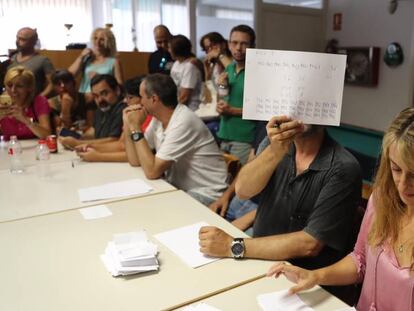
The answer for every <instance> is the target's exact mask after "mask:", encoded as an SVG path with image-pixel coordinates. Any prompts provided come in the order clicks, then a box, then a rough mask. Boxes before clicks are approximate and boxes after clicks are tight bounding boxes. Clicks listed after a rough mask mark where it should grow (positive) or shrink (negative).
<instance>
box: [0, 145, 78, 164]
mask: <svg viewBox="0 0 414 311" xmlns="http://www.w3.org/2000/svg"><path fill="white" fill-rule="evenodd" d="M19 141H20V144H21V145H22V155H21V157H22V160H23V164H24V166H25V167H29V166H33V165H36V163H37V162H38V161H37V160H36V146H37V142H38V140H37V139H29V140H23V139H22V140H19ZM72 159H79V157H78V156H77V155H76V152H73V151H69V150H65V149H64V148H63V147H62V145H60V144H59V147H58V153H51V154H50V160H49V162H50V163H56V162H63V161H72ZM9 169H10V160H9V155H8V154H7V149H4V150H0V170H9Z"/></svg>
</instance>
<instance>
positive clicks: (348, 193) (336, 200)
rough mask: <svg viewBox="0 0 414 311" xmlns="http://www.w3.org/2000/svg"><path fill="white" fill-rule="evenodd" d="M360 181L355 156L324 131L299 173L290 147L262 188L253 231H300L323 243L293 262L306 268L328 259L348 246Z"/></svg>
mask: <svg viewBox="0 0 414 311" xmlns="http://www.w3.org/2000/svg"><path fill="white" fill-rule="evenodd" d="M262 147H265V142H263V143H262V144H261V147H259V150H261V149H262ZM263 149H264V148H263ZM361 183H362V180H361V171H360V167H359V164H358V162H357V160H356V159H355V158H354V157H353V156H352V155H351V154H350V153H349V152H348V151H346V150H345V149H344V148H343V147H342V146H340V145H339V144H338V143H336V142H335V141H334V140H332V139H331V138H330V137H329V136H328V135H327V134H325V138H324V141H323V143H322V146H321V148H320V150H319V153H318V155H317V156H316V158H315V159H314V161H313V162H312V163H311V165H310V166H309V168H308V169H307V170H306V171H304V172H303V173H302V174H300V175H298V176H296V166H295V148H294V146H292V148H291V149H290V151H289V152H288V154H287V155H286V156H285V157H284V158H283V159H282V161H281V162H280V164H279V165H278V167H277V168H276V170H275V172H274V173H273V175H272V177H271V178H270V180H269V182H268V184H267V185H266V187H265V189H263V191H262V193H261V198H260V204H259V208H258V210H257V214H256V219H255V223H254V227H253V231H254V236H255V237H261V236H270V235H276V234H285V233H290V232H297V231H302V230H303V231H305V232H306V233H308V234H310V235H311V236H313V237H314V238H315V239H317V240H319V241H321V242H323V243H324V244H325V247H324V248H323V249H322V251H321V252H320V253H319V255H318V256H316V257H309V258H303V259H296V260H295V259H294V260H291V262H292V263H294V264H295V265H299V266H301V267H305V268H308V269H316V268H319V267H323V266H327V265H329V264H332V263H334V262H336V261H338V260H339V259H340V258H342V257H343V256H345V255H346V254H347V252H348V251H349V250H348V249H347V246H348V243H349V241H350V238H351V228H352V224H353V219H354V215H355V210H356V207H357V206H358V203H359V200H360V198H361Z"/></svg>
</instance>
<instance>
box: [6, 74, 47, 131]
mask: <svg viewBox="0 0 414 311" xmlns="http://www.w3.org/2000/svg"><path fill="white" fill-rule="evenodd" d="M4 85H5V86H6V91H7V94H8V95H9V96H10V98H11V102H12V105H11V106H4V105H0V132H1V133H2V134H3V135H5V136H6V137H7V138H8V137H9V136H12V135H16V136H17V137H18V138H33V137H39V138H46V136H47V135H50V133H51V126H50V119H49V113H50V109H49V104H48V102H47V99H46V97H43V96H41V95H37V96H35V95H34V91H35V78H34V75H33V73H32V72H31V71H30V70H27V69H25V68H24V67H22V66H18V67H13V68H11V69H9V70H8V71H7V73H6V76H5V78H4Z"/></svg>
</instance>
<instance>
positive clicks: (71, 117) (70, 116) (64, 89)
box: [49, 69, 96, 130]
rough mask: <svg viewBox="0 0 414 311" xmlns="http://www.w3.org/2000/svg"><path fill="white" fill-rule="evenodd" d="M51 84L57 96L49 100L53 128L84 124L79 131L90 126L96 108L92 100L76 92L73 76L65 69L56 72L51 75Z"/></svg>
mask: <svg viewBox="0 0 414 311" xmlns="http://www.w3.org/2000/svg"><path fill="white" fill-rule="evenodd" d="M52 83H53V87H54V89H55V92H56V93H57V94H58V95H57V96H55V97H52V98H50V99H49V107H50V109H51V110H52V121H53V126H54V128H55V129H59V128H61V127H65V128H68V129H70V128H71V127H72V126H74V125H78V126H79V125H80V123H83V124H84V126H83V127H84V128H80V129H79V130H85V129H86V128H88V127H90V126H92V123H93V116H94V113H95V109H96V106H95V104H94V102H93V100H90V99H89V100H87V99H86V96H85V94H84V93H79V92H78V91H76V89H75V85H76V82H75V78H74V77H73V75H72V74H71V73H70V72H69V71H68V70H66V69H63V70H58V71H56V72H55V73H54V74H53V75H52ZM76 123H77V124H76Z"/></svg>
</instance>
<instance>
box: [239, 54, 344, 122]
mask: <svg viewBox="0 0 414 311" xmlns="http://www.w3.org/2000/svg"><path fill="white" fill-rule="evenodd" d="M345 67H346V55H339V54H326V53H311V52H296V51H278V50H263V49H247V55H246V68H245V80H244V100H243V119H249V120H263V121H267V120H270V119H271V118H272V117H273V116H278V115H287V116H290V117H292V118H294V119H298V120H301V121H303V122H304V123H307V124H321V125H336V126H338V125H339V123H340V120H341V108H342V94H343V89H344V77H345Z"/></svg>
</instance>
